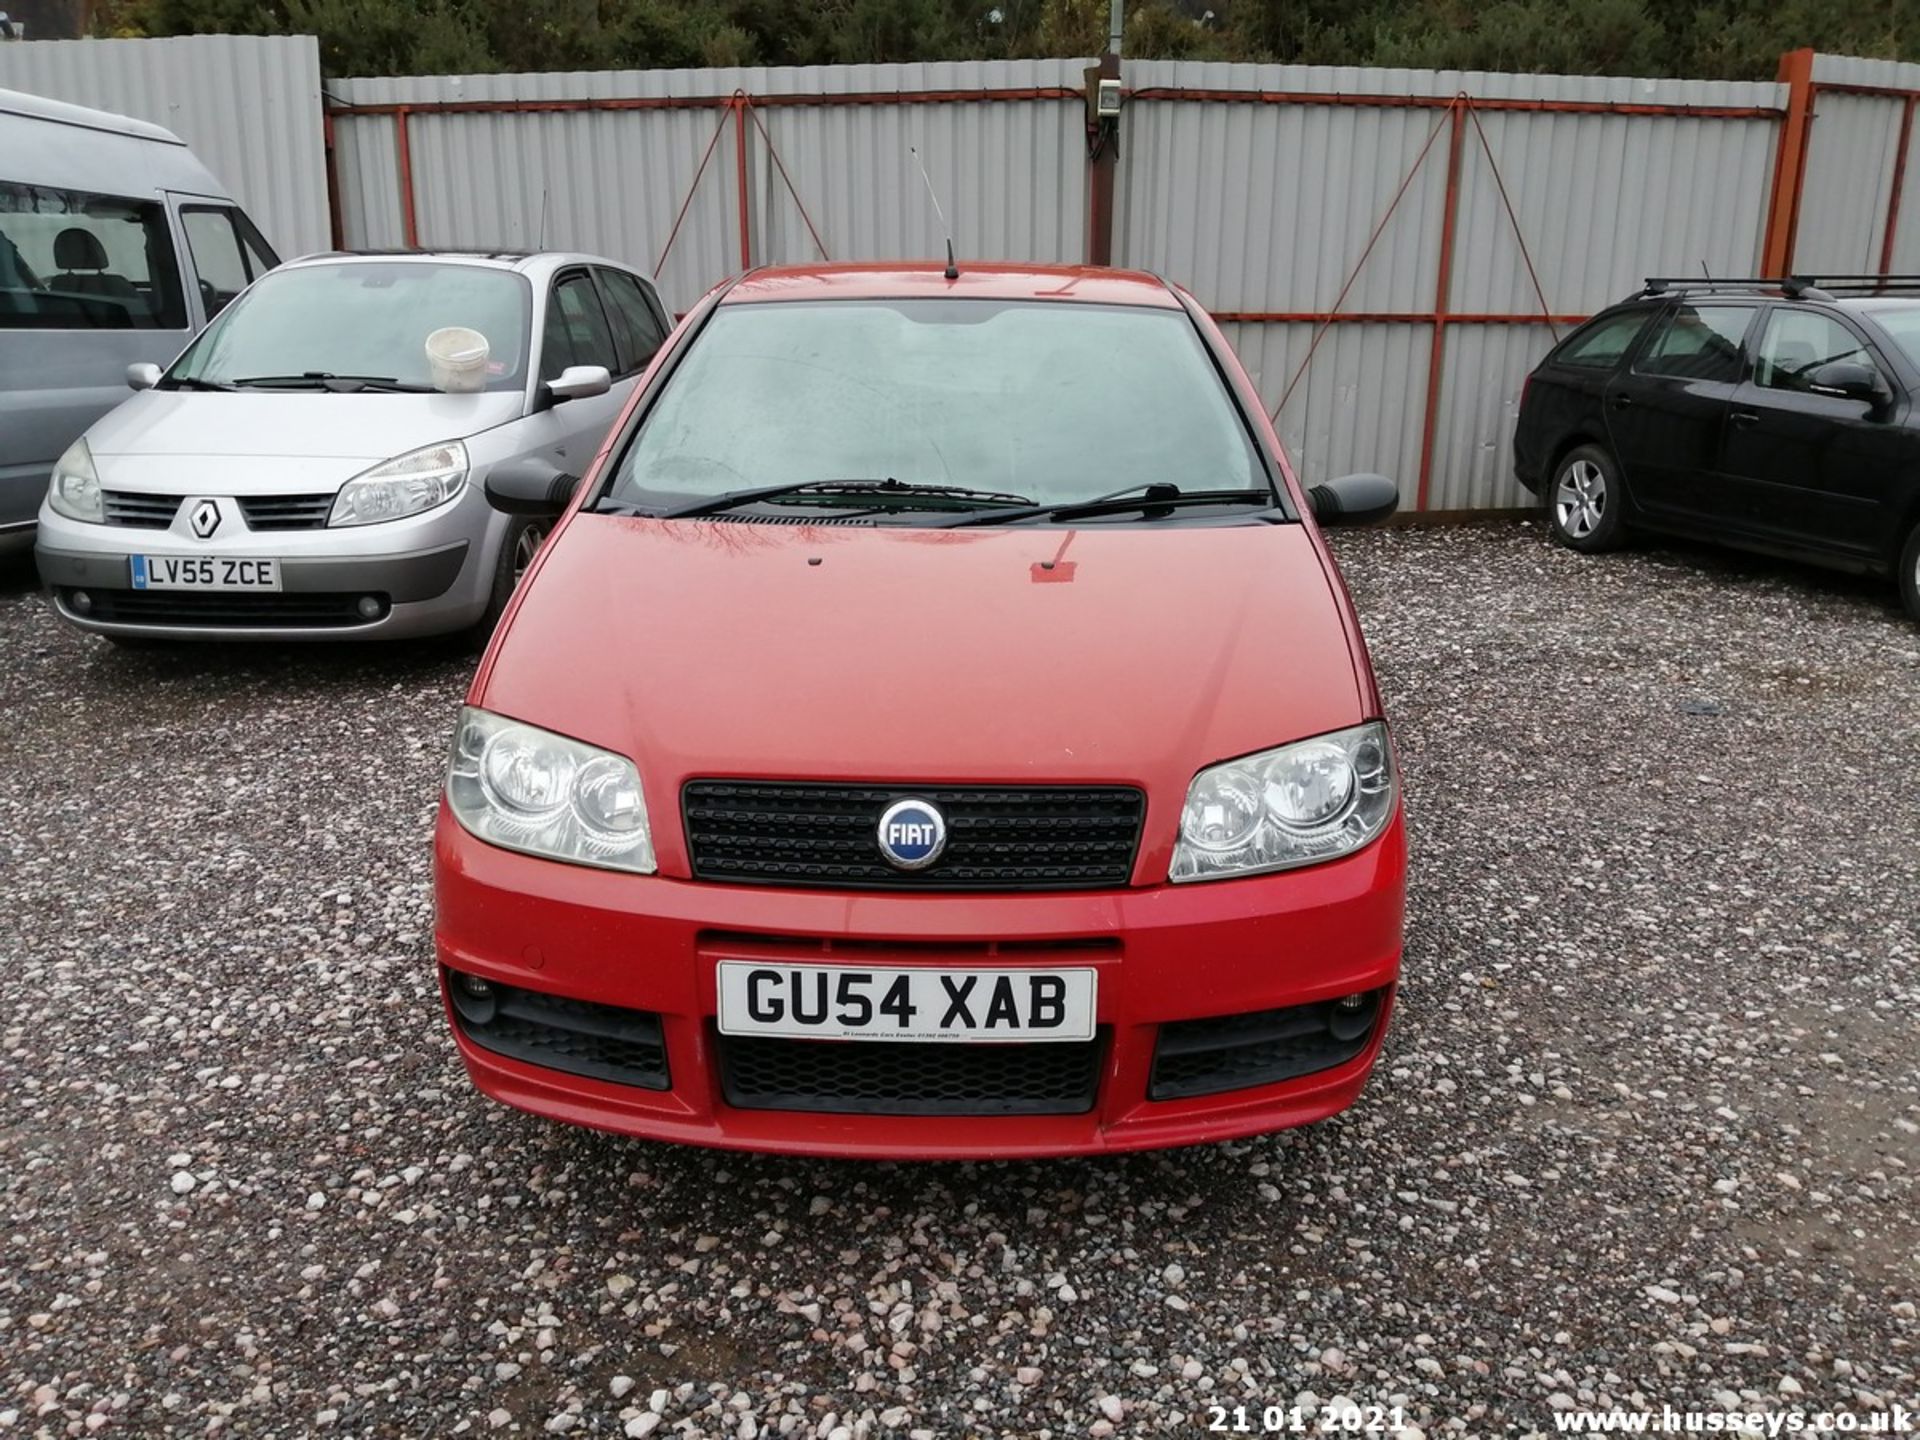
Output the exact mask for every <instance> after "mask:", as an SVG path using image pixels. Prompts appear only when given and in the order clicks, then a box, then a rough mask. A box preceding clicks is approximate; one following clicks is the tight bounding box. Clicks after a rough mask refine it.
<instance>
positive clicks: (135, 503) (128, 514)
mask: <svg viewBox="0 0 1920 1440" xmlns="http://www.w3.org/2000/svg"><path fill="white" fill-rule="evenodd" d="M100 508H101V512H102V513H101V518H102V519H104V520H105V521H106V522H107V524H109V525H131V526H133V527H134V528H136V529H140V530H164V529H166V528H167V527H168V526H169V525H171V524H173V517H174V515H175V513H176V512H177V511H178V510H179V509H180V497H179V496H178V495H142V494H140V493H139V492H137V491H133V490H102V491H101V492H100Z"/></svg>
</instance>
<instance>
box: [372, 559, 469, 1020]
mask: <svg viewBox="0 0 1920 1440" xmlns="http://www.w3.org/2000/svg"><path fill="white" fill-rule="evenodd" d="M353 608H354V609H356V610H358V611H359V612H360V618H361V619H362V620H378V619H379V618H380V597H379V596H377V595H362V596H361V597H360V599H359V601H358V602H357V603H356V604H355V605H354V607H353ZM481 983H482V984H485V983H486V982H485V981H482V982H481Z"/></svg>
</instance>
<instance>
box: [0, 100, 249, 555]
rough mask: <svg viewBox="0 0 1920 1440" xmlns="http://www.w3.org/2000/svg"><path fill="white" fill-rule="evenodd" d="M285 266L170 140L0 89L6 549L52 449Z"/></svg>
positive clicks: (32, 507) (29, 524)
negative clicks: (135, 375)
mask: <svg viewBox="0 0 1920 1440" xmlns="http://www.w3.org/2000/svg"><path fill="white" fill-rule="evenodd" d="M277 264H279V259H278V257H277V256H276V255H275V254H274V253H273V249H272V247H271V246H269V245H268V244H267V242H266V241H265V240H264V239H262V238H261V236H260V232H259V231H258V230H257V229H255V228H254V225H253V222H252V221H251V220H249V219H248V218H247V217H246V215H245V213H244V212H242V211H241V209H240V207H239V206H238V205H237V204H236V203H234V201H233V199H232V197H231V196H229V195H228V194H227V193H226V189H225V187H223V186H222V185H221V183H220V182H219V181H218V180H216V179H215V178H214V177H213V175H212V173H211V172H209V171H208V170H207V168H206V167H205V166H204V165H202V164H201V163H200V162H199V161H198V160H197V159H195V158H194V155H193V152H192V151H191V150H189V149H187V147H186V144H185V142H184V141H182V140H181V139H180V138H179V136H177V135H175V134H173V133H172V132H171V131H168V130H163V129H161V128H160V127H159V126H158V125H149V124H146V123H145V122H144V121H140V120H129V119H127V118H126V117H125V116H122V115H110V114H108V113H107V112H105V111H104V110H86V109H82V108H81V107H80V106H77V105H63V104H61V103H59V102H58V101H53V100H43V99H41V98H40V97H39V96H36V95H24V94H21V93H19V92H18V91H13V90H0V551H5V550H9V549H19V548H25V547H26V546H30V545H31V544H32V543H33V528H34V516H35V515H36V514H37V512H38V511H39V509H40V500H41V497H42V496H43V495H44V494H45V493H46V488H47V476H48V474H49V472H50V471H51V470H52V469H53V462H54V460H55V459H56V458H57V457H58V456H59V455H60V453H61V452H62V451H63V450H65V449H66V448H67V446H69V445H71V444H72V443H73V441H74V439H75V438H76V437H77V436H79V434H80V432H81V431H83V430H85V429H86V428H87V427H88V426H89V425H91V424H92V423H93V422H94V421H95V420H97V419H99V418H100V417H101V416H102V415H104V414H105V413H106V412H107V411H108V410H110V409H112V408H113V407H114V406H115V405H117V404H119V402H120V401H122V400H124V399H125V398H126V397H127V367H128V366H129V365H133V364H137V363H140V362H143V361H151V362H153V363H155V364H159V365H165V364H166V363H167V362H168V361H170V360H172V359H173V357H174V356H175V355H177V354H179V353H180V351H181V349H182V348H184V347H185V345H186V343H187V341H188V340H189V339H191V338H192V337H193V335H194V333H195V332H196V331H197V330H199V328H200V327H201V326H202V325H204V324H206V323H207V321H208V320H209V319H211V318H212V317H213V316H214V315H215V314H217V313H218V312H219V310H220V307H221V306H223V305H225V304H226V303H227V302H228V301H229V300H231V299H233V297H234V296H235V295H238V294H239V293H240V291H241V290H243V289H245V288H246V286H247V285H248V284H249V283H250V282H251V281H252V280H253V279H254V277H256V276H258V275H260V274H262V273H263V272H265V271H267V270H270V269H272V268H273V267H274V266H275V265H277Z"/></svg>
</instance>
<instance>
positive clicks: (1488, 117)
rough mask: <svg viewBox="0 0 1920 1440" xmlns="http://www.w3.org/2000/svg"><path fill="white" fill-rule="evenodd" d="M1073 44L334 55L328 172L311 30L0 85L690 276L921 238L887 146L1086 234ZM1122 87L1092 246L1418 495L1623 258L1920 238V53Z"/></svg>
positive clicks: (3, 75)
mask: <svg viewBox="0 0 1920 1440" xmlns="http://www.w3.org/2000/svg"><path fill="white" fill-rule="evenodd" d="M248 46H264V47H269V48H267V49H265V50H250V49H243V48H239V47H248ZM287 46H299V47H304V48H302V49H300V50H298V51H297V52H295V51H292V50H287V49H285V48H273V47H287ZM128 47H133V48H128ZM138 47H158V48H151V49H141V48H138ZM36 52H39V53H38V56H37V57H36ZM143 56H144V57H147V58H142V57H143ZM23 57H27V58H23ZM1089 63H1090V62H1087V61H1082V60H1045V61H1012V62H992V63H960V64H946V65H885V66H838V67H819V68H808V69H794V68H751V69H735V70H700V71H621V72H598V73H580V74H551V75H495V76H441V77H424V78H401V79H374V80H368V79H358V80H356V79H347V80H336V81H330V82H328V84H327V95H326V102H325V103H326V116H325V126H326V134H327V146H326V151H325V154H326V160H327V176H326V178H325V179H324V180H323V179H322V178H321V177H320V176H318V175H317V174H316V173H315V171H314V169H313V160H314V150H315V148H316V143H317V139H318V135H317V132H318V128H319V125H320V123H321V119H320V115H319V113H318V110H319V107H318V104H317V103H316V102H317V94H316V92H317V90H318V78H317V73H318V72H317V60H315V58H314V56H313V51H312V42H311V41H310V40H304V39H300V40H270V41H243V40H235V39H231V38H228V37H202V38H195V39H186V40H173V41H139V42H98V41H88V42H77V43H68V44H64V45H63V44H41V45H36V44H26V45H13V46H0V84H13V85H19V86H22V87H24V88H28V89H37V90H42V91H44V92H45V93H49V94H55V95H59V96H61V98H69V99H76V100H80V101H82V102H83V103H90V104H98V105H103V106H106V107H108V108H114V109H120V110H124V111H127V112H129V113H135V114H140V115H143V116H147V117H150V118H154V119H157V120H160V121H161V122H162V123H165V124H168V125H170V126H171V127H172V128H174V129H176V130H178V131H179V132H180V133H181V134H182V135H183V136H185V137H186V138H187V139H188V140H189V141H191V142H192V143H193V144H194V145H195V146H196V148H197V149H199V150H201V152H202V153H203V155H204V156H205V157H206V158H207V159H208V160H209V162H210V163H211V164H212V165H213V166H214V168H215V169H216V170H218V171H220V172H221V173H223V174H225V175H227V176H228V177H229V178H230V179H231V180H232V182H233V183H234V184H235V186H236V188H237V190H238V193H240V194H241V196H242V198H243V199H245V200H246V201H247V202H248V204H249V206H250V208H254V209H255V210H256V212H257V213H259V214H260V216H261V218H262V219H263V221H265V223H266V224H267V226H268V228H269V231H270V233H272V234H273V235H274V237H275V238H276V239H281V240H285V241H286V243H288V245H289V248H291V249H302V248H312V247H317V246H318V245H319V244H320V243H321V240H322V238H323V237H324V235H325V233H326V228H327V227H326V219H325V216H326V212H325V207H326V205H327V203H328V200H329V197H330V199H331V204H332V216H331V221H332V227H333V231H334V234H335V236H336V238H337V239H338V240H339V241H340V242H342V243H345V244H348V245H353V246H391V245H408V244H420V245H442V246H453V245H463V246H501V247H510V248H523V247H528V246H533V245H537V244H540V243H542V242H543V241H544V243H545V244H547V245H549V246H556V247H569V248H580V249H586V250H593V251H598V252H601V253H605V254H609V255H613V256H616V257H619V258H621V259H624V260H627V261H629V262H631V263H634V264H636V265H639V266H641V267H642V268H644V269H647V270H649V271H654V270H656V269H657V270H658V273H659V279H660V283H661V286H662V289H663V291H664V293H665V294H666V296H667V298H668V299H669V301H670V302H671V303H673V304H675V305H677V306H679V307H681V308H685V307H686V306H687V305H689V304H691V303H692V301H693V300H694V299H695V298H696V297H697V296H698V295H699V294H700V293H701V292H702V291H703V290H704V289H705V288H706V287H707V286H708V285H710V284H712V283H713V282H714V281H716V280H718V279H720V278H721V277H722V276H723V275H725V274H727V273H728V272H730V271H733V270H737V269H739V268H741V267H742V266H743V265H747V264H764V263H779V262H792V261H806V260H810V259H815V258H818V257H819V256H821V255H822V254H825V255H829V256H830V257H831V258H833V259H836V260H857V259H885V258H898V257H902V256H914V255H920V256H928V257H932V256H934V255H936V254H937V253H938V252H939V249H940V241H941V236H940V228H939V225H938V223H937V221H936V220H935V217H934V213H933V209H932V206H931V204H930V203H929V202H928V200H927V197H926V194H925V187H924V185H923V183H922V182H921V180H920V176H919V171H918V169H917V168H916V165H915V161H914V158H913V156H912V155H911V154H910V153H909V150H910V147H911V149H913V150H917V151H918V153H919V157H920V159H921V160H923V161H924V162H925V165H926V168H927V171H928V173H929V175H930V176H931V178H932V181H933V185H934V188H935V189H936V190H937V191H938V192H939V195H940V197H941V200H942V203H943V204H944V205H945V206H946V209H947V212H948V216H949V219H950V220H951V222H952V226H953V230H954V233H955V238H956V240H957V243H958V246H959V249H960V253H961V254H962V255H963V256H965V257H971V258H975V259H1015V260H1042V261H1077V260H1080V259H1082V258H1083V257H1084V256H1085V255H1086V254H1087V253H1088V249H1089V238H1090V237H1089V234H1088V219H1087V216H1088V207H1087V191H1088V162H1087V145H1086V133H1085V106H1084V102H1083V98H1082V89H1083V85H1084V73H1083V72H1084V70H1085V68H1086V66H1087V65H1088V64H1089ZM269 70H271V71H272V72H273V74H274V75H276V76H292V77H293V78H291V79H286V80H284V81H283V80H281V79H271V78H270V79H269V80H268V81H266V82H263V81H261V80H260V78H259V77H260V76H261V75H262V74H263V73H266V72H267V71H269ZM1125 85H1126V95H1127V99H1126V105H1125V109H1124V112H1123V119H1122V131H1121V140H1120V152H1119V153H1120V162H1119V167H1118V178H1117V196H1116V221H1115V233H1114V237H1113V253H1114V258H1115V260H1116V263H1120V264H1125V265H1132V266H1137V267H1140V268H1143V269H1149V270H1154V271H1157V272H1159V273H1162V274H1165V275H1167V276H1169V277H1171V278H1173V279H1176V280H1179V281H1181V282H1182V283H1184V284H1186V285H1187V286H1188V287H1189V288H1191V289H1192V290H1193V291H1194V293H1195V294H1196V295H1198V296H1199V298H1200V299H1201V301H1202V302H1203V303H1205V304H1206V305H1207V306H1208V307H1209V308H1211V309H1212V310H1213V311H1214V312H1215V313H1216V314H1218V315H1220V316H1221V318H1222V319H1223V320H1224V321H1225V322H1226V324H1227V326H1228V329H1229V333H1230V336H1231V338H1232V339H1233V341H1234V343H1235V345H1236V347H1237V348H1238V349H1239V351H1240V353H1241V355H1242V357H1243V358H1244V359H1245V361H1246V363H1247V365H1248V368H1249V369H1250V370H1251V371H1252V372H1253V373H1254V375H1255V377H1256V379H1257V381H1258V383H1259V385H1260V389H1261V392H1262V393H1263V394H1264V395H1265V396H1266V397H1267V401H1268V403H1269V405H1271V406H1273V407H1274V408H1276V409H1277V410H1278V411H1279V419H1280V428H1281V432H1282V434H1283V435H1284V437H1285V438H1286V440H1287V442H1288V445H1289V447H1290V449H1291V450H1292V452H1293V454H1294V455H1295V457H1296V459H1297V460H1298V461H1299V463H1300V464H1301V466H1302V468H1303V470H1304V471H1305V473H1306V474H1307V475H1308V476H1310V477H1320V476H1325V475H1330V474H1335V473H1339V472H1342V471H1346V470H1358V469H1378V470H1382V471H1385V472H1386V473H1389V474H1392V475H1394V476H1395V477H1396V478H1398V479H1400V480H1401V481H1402V483H1403V487H1404V488H1405V489H1406V490H1407V491H1408V492H1410V494H1411V495H1412V496H1413V497H1414V498H1415V499H1416V500H1417V503H1418V504H1419V505H1420V506H1421V507H1423V508H1426V509H1429V510H1462V509H1484V508H1496V507H1501V506H1507V505H1514V504H1518V503H1520V502H1521V501H1522V500H1523V499H1524V498H1525V497H1524V496H1523V494H1522V492H1521V491H1520V490H1519V489H1518V487H1517V486H1516V485H1515V483H1514V482H1513V480H1512V478H1511V457H1510V453H1509V442H1510V438H1511V434H1512V428H1513V426H1512V420H1513V408H1514V405H1515V404H1516V402H1517V398H1518V394H1519V389H1520V383H1521V380H1522V379H1523V377H1524V376H1525V374H1526V372H1527V370H1528V369H1529V368H1531V366H1532V365H1533V363H1534V362H1535V361H1536V360H1537V359H1538V358H1539V356H1540V355H1541V354H1543V353H1544V352H1545V350H1546V348H1547V347H1548V346H1549V345H1550V344H1551V343H1552V340H1553V337H1554V335H1555V334H1556V333H1564V330H1565V327H1566V326H1567V325H1569V324H1571V323H1574V322H1575V321H1576V320H1577V319H1578V318H1579V317H1582V316H1584V315H1586V314H1589V313H1591V312H1592V311H1593V310H1595V309H1597V308H1599V307H1600V306H1602V305H1604V304H1606V303H1608V302H1610V301H1612V300H1614V299H1617V298H1618V297H1619V296H1621V295H1623V294H1625V293H1627V292H1628V291H1630V290H1632V289H1633V288H1634V287H1635V286H1637V284H1638V283H1639V282H1640V280H1641V279H1642V277H1644V276H1645V275H1648V274H1651V273H1681V274H1692V273H1697V272H1698V271H1700V270H1701V269H1702V267H1704V268H1705V269H1707V270H1709V271H1711V272H1712V273H1714V274H1718V275H1726V274H1751V273H1756V272H1759V273H1781V272H1782V271H1783V270H1784V269H1785V268H1786V267H1787V265H1788V264H1789V262H1790V261H1791V262H1794V263H1795V267H1796V268H1799V269H1814V270H1818V269H1820V268H1827V269H1845V270H1849V271H1852V270H1875V269H1880V268H1882V267H1883V265H1885V266H1887V267H1888V268H1898V267H1899V266H1900V265H1902V264H1907V265H1916V267H1917V268H1920V215H1916V214H1914V213H1913V212H1914V211H1915V210H1916V208H1920V201H1915V202H1914V203H1913V204H1909V205H1907V206H1904V207H1903V206H1902V203H1901V194H1902V190H1903V185H1904V181H1905V180H1906V179H1907V178H1908V177H1907V173H1906V172H1907V171H1908V170H1909V169H1910V168H1911V166H1912V164H1913V163H1914V161H1913V159H1912V156H1911V149H1910V146H1909V139H1910V136H1911V131H1912V129H1913V115H1914V110H1915V107H1916V97H1920V66H1913V65H1906V66H1896V65H1890V64H1883V63H1880V62H1869V61H1858V60H1846V59H1841V58H1837V57H1828V56H1819V57H1815V56H1814V55H1812V53H1811V52H1806V51H1800V52H1794V54H1792V55H1789V56H1787V57H1784V58H1783V61H1782V67H1781V79H1780V81H1779V82H1777V83H1767V84H1758V83H1752V84H1749V83H1728V82H1705V81H1674V80H1658V81H1655V80H1630V79H1620V78H1606V77H1600V78H1574V77H1561V76H1534V75H1502V74H1481V73H1471V74H1467V73H1451V72H1448V73H1442V72H1431V71H1408V70H1360V69H1334V68H1324V67H1290V66H1286V67H1283V66H1254V65H1217V64H1187V63H1174V62H1154V61H1147V62H1138V61H1135V62H1129V63H1128V65H1127V67H1126V75H1125ZM136 102H137V103H136ZM302 107H305V108H304V110H303V109H302ZM296 112H299V113H296ZM302 114H304V122H302V121H301V115H302ZM302 123H304V124H305V125H306V126H307V128H306V129H302V128H301V124H302ZM287 157H291V163H286V162H287ZM276 167H277V168H276ZM1796 239H1797V242H1798V245H1797V249H1796ZM1309 357H1311V360H1312V363H1311V365H1309V364H1308V363H1307V361H1308V359H1309Z"/></svg>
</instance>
